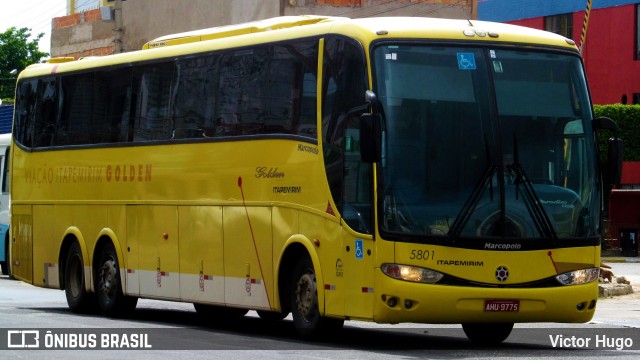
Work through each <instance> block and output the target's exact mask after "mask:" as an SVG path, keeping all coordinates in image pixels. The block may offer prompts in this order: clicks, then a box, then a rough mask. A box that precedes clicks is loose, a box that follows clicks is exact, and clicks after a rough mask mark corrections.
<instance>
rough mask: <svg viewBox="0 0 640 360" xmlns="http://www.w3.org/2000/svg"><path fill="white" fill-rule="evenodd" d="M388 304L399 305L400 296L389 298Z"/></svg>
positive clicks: (390, 305) (391, 305)
mask: <svg viewBox="0 0 640 360" xmlns="http://www.w3.org/2000/svg"><path fill="white" fill-rule="evenodd" d="M387 305H388V306H389V307H396V305H398V298H396V297H394V296H392V297H390V298H389V300H387Z"/></svg>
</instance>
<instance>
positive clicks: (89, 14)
mask: <svg viewBox="0 0 640 360" xmlns="http://www.w3.org/2000/svg"><path fill="white" fill-rule="evenodd" d="M98 20H102V15H101V14H100V9H94V10H89V11H85V12H82V13H76V14H71V15H67V16H61V17H57V18H54V19H53V28H54V29H58V28H62V27H67V26H73V25H77V24H80V23H81V22H91V21H98Z"/></svg>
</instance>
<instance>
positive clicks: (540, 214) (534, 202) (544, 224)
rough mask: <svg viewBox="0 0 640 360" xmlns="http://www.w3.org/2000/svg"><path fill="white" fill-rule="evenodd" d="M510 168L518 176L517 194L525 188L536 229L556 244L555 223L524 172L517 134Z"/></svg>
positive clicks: (516, 181) (526, 199)
mask: <svg viewBox="0 0 640 360" xmlns="http://www.w3.org/2000/svg"><path fill="white" fill-rule="evenodd" d="M509 168H510V170H512V171H513V173H514V174H515V176H516V178H515V179H514V184H515V186H516V196H517V194H518V193H519V192H520V185H522V188H523V189H524V191H523V192H524V194H523V195H524V196H523V199H524V204H525V206H526V208H527V211H528V212H529V215H531V218H532V219H533V222H534V224H535V226H536V229H537V230H538V232H539V233H540V234H541V235H542V236H546V237H548V238H550V239H551V241H552V242H553V243H554V244H555V243H556V241H557V240H558V234H556V231H555V230H554V229H553V224H552V223H551V220H549V216H548V215H547V212H546V211H545V210H544V207H543V206H542V203H541V202H540V198H539V197H538V195H536V192H535V190H534V189H533V185H532V183H531V181H530V180H529V178H528V177H527V174H526V173H525V172H524V168H523V167H522V164H521V163H520V159H519V156H518V140H517V138H516V135H515V134H513V164H512V165H510V166H509ZM516 199H517V198H516Z"/></svg>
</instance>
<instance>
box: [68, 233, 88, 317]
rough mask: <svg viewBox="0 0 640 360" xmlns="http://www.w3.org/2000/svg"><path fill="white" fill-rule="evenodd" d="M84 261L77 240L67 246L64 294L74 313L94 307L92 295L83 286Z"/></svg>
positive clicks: (83, 311)
mask: <svg viewBox="0 0 640 360" xmlns="http://www.w3.org/2000/svg"><path fill="white" fill-rule="evenodd" d="M84 282H85V281H84V261H83V259H82V250H80V245H79V244H78V243H77V242H75V241H74V242H73V244H71V247H69V252H68V253H67V259H66V262H65V267H64V294H65V295H66V297H67V305H69V309H70V310H71V311H73V312H75V313H85V312H88V311H90V310H93V309H94V308H95V306H94V305H95V303H94V297H93V296H91V294H90V293H89V292H88V291H87V290H86V288H85V286H84Z"/></svg>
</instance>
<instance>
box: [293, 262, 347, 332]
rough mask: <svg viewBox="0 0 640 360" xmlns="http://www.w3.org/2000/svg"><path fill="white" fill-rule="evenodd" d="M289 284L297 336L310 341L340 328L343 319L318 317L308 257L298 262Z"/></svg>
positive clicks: (311, 265) (314, 283)
mask: <svg viewBox="0 0 640 360" xmlns="http://www.w3.org/2000/svg"><path fill="white" fill-rule="evenodd" d="M291 284H292V285H291V289H292V291H291V315H292V316H293V325H294V326H295V328H296V331H297V332H298V335H300V336H301V337H302V338H305V339H309V340H311V339H315V338H322V337H324V336H326V335H329V334H330V333H332V332H334V331H336V330H339V329H341V328H342V325H343V324H344V319H333V318H328V317H323V316H322V315H320V311H319V309H318V289H317V283H316V275H315V271H314V269H313V263H312V262H311V259H310V258H309V257H306V256H305V257H304V258H302V259H300V260H299V261H298V263H297V264H296V266H295V268H294V271H293V277H292V283H291Z"/></svg>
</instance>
